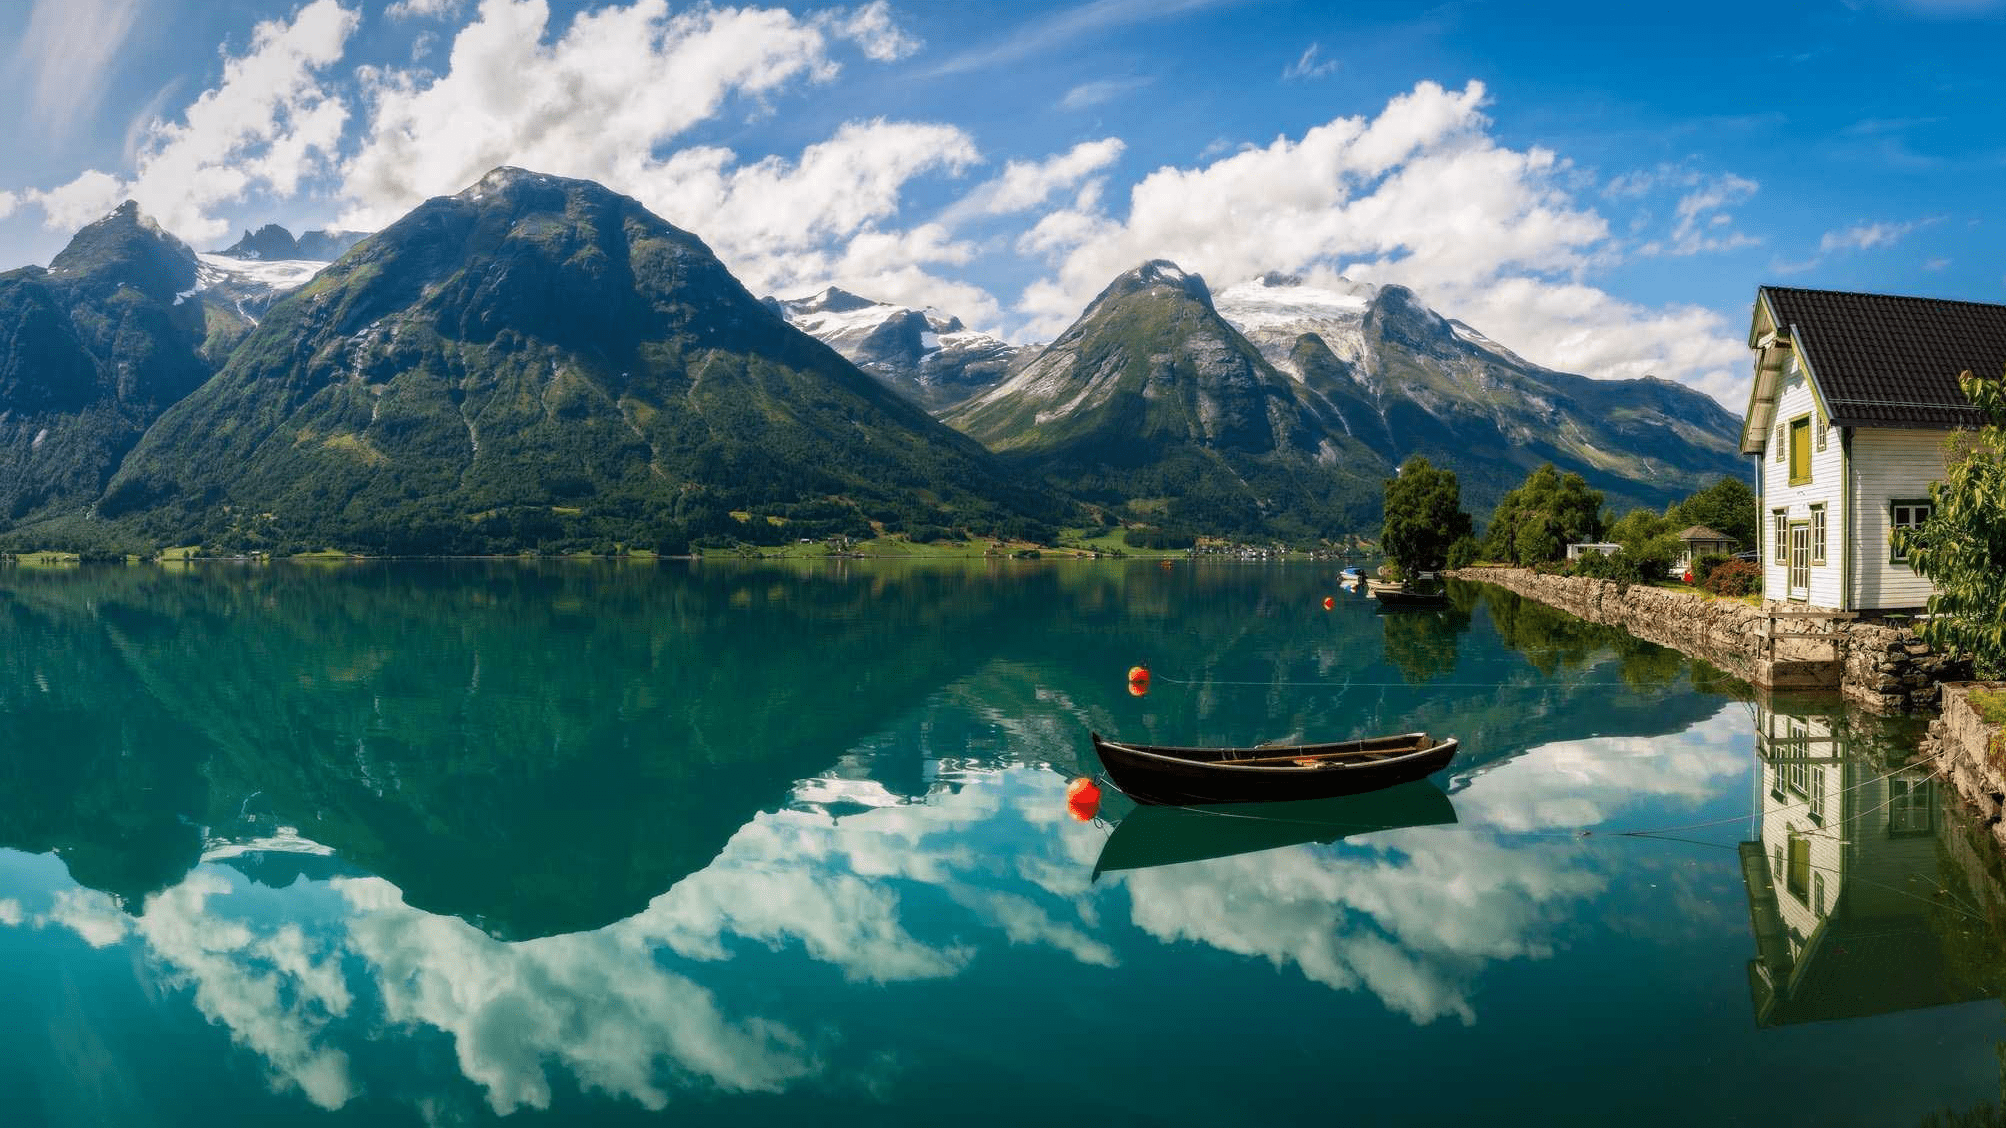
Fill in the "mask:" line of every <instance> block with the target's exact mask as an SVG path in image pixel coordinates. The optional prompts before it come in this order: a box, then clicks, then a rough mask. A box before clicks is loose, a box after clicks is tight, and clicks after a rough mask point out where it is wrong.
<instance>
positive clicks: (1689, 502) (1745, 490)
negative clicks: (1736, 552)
mask: <svg viewBox="0 0 2006 1128" xmlns="http://www.w3.org/2000/svg"><path fill="white" fill-rule="evenodd" d="M1666 516H1667V517H1669V518H1670V519H1671V525H1672V528H1671V530H1670V531H1672V532H1675V533H1676V532H1678V531H1679V530H1681V529H1686V528H1690V527H1692V526H1694V525H1705V526H1706V527H1707V528H1709V529H1712V530H1714V531H1715V532H1720V533H1726V534H1727V535H1728V536H1730V537H1733V538H1734V539H1735V541H1736V542H1737V543H1739V544H1740V545H1741V546H1742V547H1743V548H1753V547H1754V546H1755V530H1756V520H1755V491H1754V490H1752V489H1750V488H1749V486H1748V483H1747V482H1744V481H1742V480H1741V479H1740V478H1722V479H1721V480H1720V481H1718V482H1715V483H1714V484H1713V485H1711V486H1708V487H1707V488H1705V489H1703V490H1701V491H1700V492H1698V493H1696V494H1694V495H1693V496H1691V497H1689V498H1687V499H1685V500H1684V501H1682V502H1680V503H1678V504H1677V505H1675V506H1673V507H1672V508H1671V509H1670V510H1669V511H1668V512H1667V513H1666Z"/></svg>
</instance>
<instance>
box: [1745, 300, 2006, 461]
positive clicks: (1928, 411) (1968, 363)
mask: <svg viewBox="0 0 2006 1128" xmlns="http://www.w3.org/2000/svg"><path fill="white" fill-rule="evenodd" d="M1762 293H1763V294H1764V295H1765V296H1766V297H1767V298H1768V300H1769V308H1770V309H1771V310H1772V311H1773V312H1774V313H1775V314H1776V321H1777V324H1778V325H1780V326H1787V327H1789V328H1790V329H1794V331H1795V338H1796V342H1797V347H1798V349H1800V350H1801V351H1802V352H1803V354H1804V356H1805V357H1806V358H1807V359H1808V360H1809V361H1810V363H1811V371H1812V373H1813V374H1814V375H1815V376H1816V377H1817V379H1818V387H1819V390H1820V391H1822V392H1823V393H1824V395H1825V401H1826V405H1827V406H1828V407H1830V408H1831V410H1832V422H1833V423H1835V424H1838V425H1840V426H1855V425H1858V426H1866V427H1968V426H1974V425H1976V424H1979V423H1982V422H1984V417H1983V416H1981V415H1980V414H1979V412H1978V410H1977V409H1976V408H1974V407H1972V406H1971V401H1970V400H1967V399H1965V398H1964V393H1963V392H1961V391H1959V390H1958V387H1957V374H1958V373H1960V372H1963V371H1966V370H1969V371H1971V372H1974V373H1977V374H1978V375H1980V376H1991V377H1994V378H1997V377H1998V376H1999V375H2000V373H2001V371H2002V369H2006V305H1987V304H1985V303H1982V302H1953V301H1946V300H1944V299H1942V298H1905V297H1898V296H1896V295H1892V294H1851V293H1846V292H1845V291H1842V290H1799V289H1794V288H1792V287H1788V286H1764V287H1763V288H1762ZM1786 331H1789V330H1786Z"/></svg>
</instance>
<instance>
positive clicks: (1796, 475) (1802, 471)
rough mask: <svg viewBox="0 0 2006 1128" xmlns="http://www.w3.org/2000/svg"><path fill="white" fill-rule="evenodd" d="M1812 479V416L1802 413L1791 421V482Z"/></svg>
mask: <svg viewBox="0 0 2006 1128" xmlns="http://www.w3.org/2000/svg"><path fill="white" fill-rule="evenodd" d="M1810 481H1811V417H1810V416H1809V415H1800V416H1798V417H1797V418H1795V419H1792V420H1791V421H1790V484H1791V485H1793V486H1802V485H1806V484H1808V483H1809V482H1810Z"/></svg>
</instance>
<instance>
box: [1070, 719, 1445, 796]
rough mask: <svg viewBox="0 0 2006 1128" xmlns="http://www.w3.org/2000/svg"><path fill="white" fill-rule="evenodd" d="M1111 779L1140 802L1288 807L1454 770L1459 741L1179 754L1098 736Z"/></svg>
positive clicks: (1417, 737)
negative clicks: (1292, 803) (1298, 801)
mask: <svg viewBox="0 0 2006 1128" xmlns="http://www.w3.org/2000/svg"><path fill="white" fill-rule="evenodd" d="M1090 735H1091V737H1092V739H1093V744H1094V753H1095V755H1097V756H1099V757H1100V761H1101V766H1102V767H1105V768H1106V769H1107V774H1108V778H1109V779H1111V780H1113V781H1114V785H1115V786H1116V787H1119V788H1120V789H1121V790H1122V793H1123V794H1125V795H1127V796H1128V797H1129V798H1131V799H1133V800H1135V801H1136V802H1138V803H1148V804H1156V805H1160V806H1168V807H1180V806H1203V805H1206V804H1211V803H1280V802H1287V801H1290V800H1295V799H1329V798H1331V797H1333V796H1337V795H1358V794H1361V793H1363V792H1367V791H1378V790H1380V789H1381V788H1386V787H1392V786H1393V785H1394V784H1398V783H1406V782H1408V781H1409V780H1416V779H1420V778H1422V777H1423V776H1427V775H1432V774H1433V773H1435V772H1438V771H1441V770H1442V769H1443V768H1446V767H1448V766H1449V761H1451V760H1453V759H1455V758H1456V748H1457V747H1458V745H1457V742H1456V740H1455V738H1454V737H1448V738H1444V739H1440V740H1438V739H1436V738H1435V737H1432V736H1430V735H1428V734H1427V733H1425V732H1409V733H1402V734H1400V735H1398V736H1375V737H1368V738H1366V739H1364V740H1345V741H1339V742H1337V743H1334V744H1262V745H1257V746H1255V747H1252V748H1178V747H1172V746H1169V745H1160V744H1124V743H1122V742H1120V741H1114V740H1104V739H1102V738H1101V735H1100V734H1099V733H1091V734H1090Z"/></svg>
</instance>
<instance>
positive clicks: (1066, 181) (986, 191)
mask: <svg viewBox="0 0 2006 1128" xmlns="http://www.w3.org/2000/svg"><path fill="white" fill-rule="evenodd" d="M1123 147H1124V146H1123V145H1122V142H1121V139H1120V138H1118V137H1106V138H1102V139H1101V140H1099V141H1082V142H1080V143H1079V144H1077V145H1075V146H1073V147H1072V148H1070V149H1068V150H1066V151H1065V152H1063V153H1060V154H1059V155H1057V156H1055V157H1052V158H1050V159H1048V160H1043V161H1011V162H1010V163H1009V164H1006V165H1004V166H1003V173H1002V175H1001V176H998V177H997V178H996V179H994V180H990V181H987V182H985V183H983V184H980V185H977V186H976V187H975V189H974V190H973V191H971V192H969V193H968V195H966V196H963V197H962V198H961V199H960V200H957V201H955V203H954V204H953V206H951V207H949V208H948V209H947V211H946V212H945V213H943V214H942V216H941V220H942V222H945V223H950V224H952V223H955V222H959V221H961V220H964V219H968V218H971V217H974V216H984V215H1008V214H1010V213H1012V212H1021V211H1027V210H1029V209H1031V208H1034V207H1037V206H1038V205H1040V204H1042V203H1044V202H1045V201H1046V200H1048V199H1050V198H1051V197H1052V194H1053V193H1055V192H1058V191H1061V190H1063V189H1067V188H1071V187H1073V186H1075V185H1077V184H1079V183H1080V182H1081V181H1082V180H1085V179H1086V178H1087V177H1089V176H1092V175H1093V174H1094V173H1096V172H1099V171H1101V170H1102V169H1105V168H1106V167H1108V166H1109V165H1111V164H1113V163H1114V162H1115V161H1117V160H1119V159H1120V158H1121V154H1122V149H1123Z"/></svg>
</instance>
